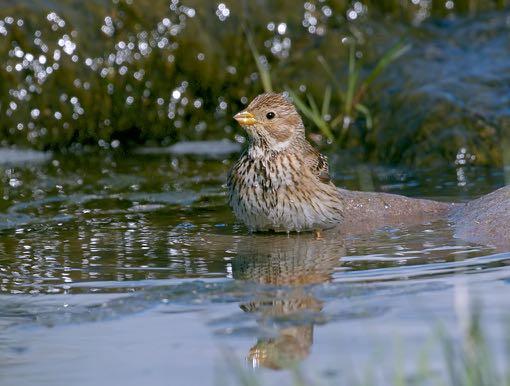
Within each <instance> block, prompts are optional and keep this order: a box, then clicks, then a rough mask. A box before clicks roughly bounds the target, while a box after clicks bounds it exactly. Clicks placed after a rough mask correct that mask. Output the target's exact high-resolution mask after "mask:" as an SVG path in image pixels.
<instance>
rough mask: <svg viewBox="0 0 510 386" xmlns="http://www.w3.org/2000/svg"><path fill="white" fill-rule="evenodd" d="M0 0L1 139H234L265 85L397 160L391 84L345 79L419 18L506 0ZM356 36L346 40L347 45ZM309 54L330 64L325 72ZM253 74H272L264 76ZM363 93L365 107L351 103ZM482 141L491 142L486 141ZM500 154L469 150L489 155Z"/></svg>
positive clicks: (353, 144)
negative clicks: (310, 105) (387, 98)
mask: <svg viewBox="0 0 510 386" xmlns="http://www.w3.org/2000/svg"><path fill="white" fill-rule="evenodd" d="M3 3H4V4H3V7H2V8H1V9H0V68H1V69H2V71H0V114H1V116H2V119H1V120H0V141H1V142H0V144H1V145H4V146H5V145H10V144H16V145H24V146H27V145H28V146H31V147H34V148H38V149H49V148H51V149H61V148H69V147H81V146H83V145H93V146H97V145H99V146H101V147H111V146H112V147H117V146H126V145H130V144H137V143H147V142H151V143H158V144H163V145H164V144H168V143H171V142H174V141H176V140H183V139H204V138H205V139H206V138H218V137H225V136H227V137H234V135H236V134H242V130H241V129H240V128H238V127H237V126H236V125H235V123H234V122H233V121H232V119H231V117H232V115H233V114H234V113H235V112H237V111H238V110H239V109H242V108H243V106H244V105H245V104H246V103H248V102H249V100H250V99H251V98H253V97H254V96H255V95H257V94H258V93H260V92H261V91H262V90H263V87H265V88H268V87H271V88H273V89H274V90H283V89H284V88H285V87H286V86H288V87H289V89H292V90H299V91H296V97H297V98H301V99H305V98H307V99H308V101H313V100H319V98H322V99H323V102H324V103H323V104H322V112H323V113H324V114H319V118H321V119H322V120H324V115H327V114H328V112H327V109H326V107H329V106H343V107H342V110H341V111H343V113H344V115H347V116H351V115H353V116H354V115H355V117H354V118H355V119H354V121H353V122H352V123H350V124H349V125H348V130H347V131H343V132H342V135H343V137H344V138H343V139H342V141H340V142H339V143H340V144H341V145H342V146H343V147H346V148H356V149H361V152H362V153H363V155H364V156H365V157H369V158H375V159H378V160H391V161H395V162H398V161H402V160H404V161H408V162H419V160H416V158H415V157H413V156H405V154H406V152H405V149H403V148H402V147H400V145H399V139H398V137H396V136H395V134H393V135H392V139H391V140H392V142H391V144H390V145H389V146H390V147H392V148H394V147H396V149H397V150H396V153H394V154H390V155H389V154H388V152H387V147H385V149H384V151H381V149H380V148H379V146H378V140H377V139H378V137H379V136H380V135H385V133H387V129H388V127H390V126H391V125H392V121H387V120H386V119H384V120H383V119H382V118H381V117H382V116H383V115H381V112H383V110H384V107H383V103H381V100H380V99H381V98H380V92H381V90H382V88H383V87H387V86H388V84H386V83H385V82H384V81H381V82H379V81H377V82H376V81H375V80H376V79H375V78H377V77H378V76H379V75H380V74H379V73H378V74H377V75H378V76H376V77H375V78H374V79H372V80H373V81H374V82H372V81H370V82H369V86H370V87H364V86H363V84H362V83H359V84H358V83H356V82H354V83H352V80H353V79H354V77H353V76H352V75H353V74H354V73H355V75H356V77H359V78H360V79H369V78H370V77H371V74H373V73H374V72H378V71H379V70H378V68H379V66H380V65H381V60H384V58H385V54H386V53H388V52H390V53H391V52H392V51H389V50H390V49H391V47H394V46H395V44H396V43H397V42H399V41H401V40H402V38H406V39H409V38H412V37H414V36H417V37H421V36H423V35H427V33H428V32H427V30H424V29H422V28H421V27H420V26H421V25H423V24H424V23H428V21H429V20H436V19H437V18H439V19H438V20H442V19H445V20H447V19H450V18H452V17H454V16H455V15H458V14H463V15H469V14H476V13H477V12H480V11H485V10H492V9H499V8H503V7H505V6H506V5H507V4H506V3H507V1H505V0H494V1H488V0H483V1H482V0H455V1H452V2H445V1H435V0H434V1H418V2H416V1H415V2H411V1H402V0H384V1H376V0H371V1H366V0H365V1H351V0H321V1H319V0H315V1H307V2H305V1H299V2H296V1H291V0H278V1H269V0H264V1H257V2H253V1H248V0H244V1H234V0H230V1H225V2H223V3H220V2H209V1H204V0H185V1H182V2H181V1H179V0H155V1H148V0H113V1H108V0H93V1H87V2H83V1H79V0H61V1H58V2H54V1H50V0H30V1H29V0H16V1H14V0H7V1H6V0H4V2H3ZM414 3H417V4H414ZM445 4H453V5H454V6H453V7H450V5H448V6H447V5H445ZM449 7H450V8H451V9H449ZM352 41H354V42H355V43H356V46H355V48H353V49H351V50H349V48H348V47H349V46H350V47H354V45H351V43H349V42H352ZM253 55H255V56H258V59H259V60H257V61H254V60H253ZM354 56H355V58H356V59H355V60H356V61H358V59H360V58H362V59H363V60H362V61H361V62H359V63H363V65H362V66H358V65H356V66H355V68H354V67H353V60H354ZM407 56H408V55H404V56H403V57H402V58H400V59H399V60H398V61H397V62H393V60H391V61H390V62H391V63H390V62H388V63H387V64H386V65H385V66H384V67H386V66H388V67H392V66H395V65H396V64H395V63H399V62H401V61H405V60H406V57H407ZM318 57H321V58H322V61H323V64H324V63H328V65H329V66H331V69H332V70H330V71H331V74H330V75H331V76H330V75H328V74H327V73H326V72H325V71H324V68H323V65H321V64H320V63H319V61H317V58H318ZM381 58H383V59H381ZM395 59H396V58H395ZM357 63H358V62H357ZM257 66H258V67H257ZM261 66H262V67H261ZM261 69H262V70H264V69H266V70H267V71H269V72H270V74H271V78H270V79H269V81H271V82H270V83H268V79H267V78H264V71H261ZM260 74H262V75H263V76H262V78H261V76H260ZM349 74H351V76H350V77H349ZM383 78H384V77H383ZM349 82H351V83H349ZM338 84H340V85H343V84H345V85H346V86H345V87H338V86H337V85H338ZM367 86H368V85H367ZM330 89H332V91H339V90H340V89H342V90H344V91H342V92H330V91H328V90H330ZM360 93H361V94H362V96H363V103H361V102H360V101H359V100H356V98H357V95H358V94H360ZM351 94H352V95H351ZM306 95H309V97H306ZM349 95H350V99H349ZM324 99H327V100H326V101H324ZM326 102H327V103H326ZM326 105H327V106H326ZM353 110H356V111H358V112H359V114H352V111H353ZM317 112H318V108H317V109H315V115H317V114H316V113H317ZM339 113H340V111H339V112H338V113H337V114H339ZM393 113H394V114H399V112H398V111H394V112H393ZM306 115H307V116H308V118H307V120H308V122H307V123H308V126H309V128H310V129H311V131H314V130H316V129H317V128H316V127H315V125H318V120H316V119H313V118H311V117H310V116H309V114H306ZM342 122H343V120H342ZM314 124H315V125H314ZM319 127H320V125H319ZM466 130H468V131H469V127H468V128H466ZM322 132H323V134H326V136H327V133H326V132H324V129H323V130H322ZM385 138H386V137H385ZM386 139H387V138H386ZM441 146H448V145H447V144H445V143H442V144H441ZM487 149H488V151H489V152H493V151H494V149H493V147H492V145H491V144H489V145H487ZM443 150H444V149H443ZM457 151H458V144H457V143H455V144H454V146H453V145H452V147H451V148H447V149H446V150H444V151H443V152H442V153H441V154H442V157H443V156H444V158H447V159H450V160H451V159H452V156H453V157H454V156H455V154H456V153H457ZM473 151H474V150H473ZM498 157H499V158H498ZM500 158H501V157H500V156H499V155H497V154H496V155H493V154H489V155H486V156H485V157H483V156H480V157H479V158H478V159H479V160H485V161H486V163H491V162H492V163H494V162H498V160H500ZM427 162H428V159H427Z"/></svg>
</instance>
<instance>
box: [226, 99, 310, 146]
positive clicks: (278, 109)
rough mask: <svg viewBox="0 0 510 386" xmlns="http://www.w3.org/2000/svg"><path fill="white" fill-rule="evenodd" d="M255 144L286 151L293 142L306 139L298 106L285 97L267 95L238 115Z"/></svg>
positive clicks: (238, 119) (255, 100)
mask: <svg viewBox="0 0 510 386" xmlns="http://www.w3.org/2000/svg"><path fill="white" fill-rule="evenodd" d="M234 119H235V120H236V121H238V122H239V123H240V124H241V126H243V128H244V129H245V130H246V132H247V133H248V135H249V136H250V140H251V142H252V143H254V144H257V145H265V146H267V147H269V148H270V149H271V150H283V149H284V148H285V147H286V146H288V145H289V144H290V143H291V142H292V140H293V139H295V138H298V137H302V138H304V126H303V121H302V120H301V117H300V116H299V113H298V112H297V110H296V108H295V107H294V105H293V104H292V103H291V102H290V101H289V100H288V99H287V98H285V96H284V95H283V94H275V93H265V94H261V95H259V96H258V97H256V98H255V99H254V100H253V101H252V102H251V103H250V104H249V105H248V107H247V108H246V109H244V110H243V111H241V112H239V113H237V114H236V115H235V116H234Z"/></svg>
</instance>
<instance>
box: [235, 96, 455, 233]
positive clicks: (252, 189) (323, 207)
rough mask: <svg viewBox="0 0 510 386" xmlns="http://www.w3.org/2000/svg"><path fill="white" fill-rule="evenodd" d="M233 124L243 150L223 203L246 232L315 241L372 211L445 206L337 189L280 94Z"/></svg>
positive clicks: (389, 213) (260, 101)
mask: <svg viewBox="0 0 510 386" xmlns="http://www.w3.org/2000/svg"><path fill="white" fill-rule="evenodd" d="M234 119H235V120H236V121H237V122H239V123H240V124H241V126H242V127H243V128H244V129H245V130H246V132H247V134H248V147H247V148H246V150H245V151H244V152H243V154H242V155H241V157H240V159H239V160H238V161H237V162H236V163H235V165H234V166H233V168H232V169H231V171H230V173H229V176H228V179H227V187H228V201H229V204H230V206H231V207H232V209H233V211H234V214H235V215H236V217H237V218H238V219H239V220H240V221H241V222H242V223H244V224H245V225H246V226H247V227H248V229H249V230H250V231H253V232H257V231H274V232H301V231H315V232H316V233H317V235H319V236H320V233H321V231H322V230H325V229H329V228H333V227H336V226H338V225H345V224H348V223H350V224H352V223H356V224H357V225H358V226H359V225H360V223H363V221H364V220H367V219H369V218H371V217H373V216H374V212H383V213H382V214H383V217H385V218H389V217H395V216H397V214H401V215H409V214H414V212H418V213H426V212H431V213H436V212H440V211H442V210H444V209H445V208H446V206H447V205H445V204H443V203H438V202H435V201H430V200H419V199H416V200H415V201H416V202H414V205H411V206H410V205H408V202H407V201H408V200H411V199H409V198H407V197H403V196H396V195H391V194H386V193H366V192H350V191H347V190H344V189H339V188H337V187H336V186H335V185H334V183H333V182H332V180H331V176H330V172H329V165H328V159H327V157H326V156H324V155H323V154H321V153H320V152H319V151H318V150H317V149H315V148H314V147H313V146H312V145H311V144H310V142H309V141H308V140H307V139H306V136H305V127H304V124H303V120H302V119H301V116H300V115H299V113H298V111H297V110H296V108H295V106H294V105H293V104H292V102H291V101H289V100H288V98H287V97H286V96H285V95H284V94H280V93H264V94H261V95H259V96H257V97H256V98H255V99H254V100H253V101H252V102H251V103H250V104H249V105H248V107H247V108H246V109H244V110H242V111H241V112H239V113H238V114H236V115H235V116H234ZM380 214H381V213H379V215H380ZM379 217H380V216H379Z"/></svg>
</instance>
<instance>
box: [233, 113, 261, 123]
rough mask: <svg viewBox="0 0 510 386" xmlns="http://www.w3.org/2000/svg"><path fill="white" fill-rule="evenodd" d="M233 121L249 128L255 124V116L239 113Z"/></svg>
mask: <svg viewBox="0 0 510 386" xmlns="http://www.w3.org/2000/svg"><path fill="white" fill-rule="evenodd" d="M234 119H235V120H236V121H237V122H239V123H240V124H241V125H243V126H251V125H254V124H255V123H257V120H256V119H255V116H254V115H253V114H252V113H249V112H248V111H241V112H240V113H237V114H236V115H234Z"/></svg>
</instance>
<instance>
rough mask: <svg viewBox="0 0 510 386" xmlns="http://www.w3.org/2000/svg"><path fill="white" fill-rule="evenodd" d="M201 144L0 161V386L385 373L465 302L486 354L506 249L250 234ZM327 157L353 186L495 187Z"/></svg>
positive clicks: (411, 191)
mask: <svg viewBox="0 0 510 386" xmlns="http://www.w3.org/2000/svg"><path fill="white" fill-rule="evenodd" d="M202 145H203V144H202ZM215 146H218V149H216V147H215ZM182 148H184V149H189V144H184V145H183V146H180V147H179V146H177V149H182ZM209 148H211V149H213V150H218V151H211V153H212V154H213V156H212V157H209V156H206V155H204V154H198V155H197V154H192V155H187V154H186V153H189V152H190V151H189V150H186V151H177V152H173V151H171V150H170V151H167V150H164V151H161V152H155V151H154V150H153V149H139V150H138V151H135V152H132V153H121V152H118V153H100V154H83V155H71V154H67V155H62V154H55V155H50V154H45V155H39V156H37V157H34V156H33V154H30V155H29V156H28V157H26V154H24V153H23V152H17V155H16V157H11V158H12V160H11V162H9V163H1V164H0V176H1V178H2V180H3V181H2V182H3V184H2V186H3V190H2V192H1V193H2V197H3V200H2V201H0V292H1V295H0V379H1V380H2V385H17V386H19V385H29V384H39V385H52V386H56V385H65V384H73V385H86V384H92V383H96V384H123V385H131V384H133V385H134V384H140V383H141V382H142V383H146V384H153V385H167V384H180V385H187V384H189V385H192V384H199V383H200V384H206V385H209V384H210V385H215V384H225V382H226V381H228V380H230V381H232V380H234V381H235V380H236V376H235V374H236V369H237V368H238V367H240V368H244V369H251V368H255V369H258V370H256V374H257V375H258V376H260V377H262V378H263V379H264V382H265V383H264V384H278V383H280V382H284V383H288V381H289V379H290V376H289V372H288V371H285V370H284V369H285V368H286V367H288V366H289V365H290V364H293V363H296V362H297V363H300V364H301V365H302V366H303V368H304V369H306V372H307V374H309V375H310V377H312V378H313V379H324V380H346V379H347V380H348V379H351V378H352V377H356V376H357V374H358V375H359V374H363V373H366V371H365V370H366V369H369V368H371V367H372V368H373V367H374V363H377V366H376V368H377V369H378V370H377V374H378V377H379V376H380V377H382V378H384V379H389V378H390V376H391V371H392V370H391V369H392V368H393V367H394V366H395V364H398V365H399V366H403V367H404V368H405V369H406V371H409V372H410V373H411V374H412V371H413V368H416V366H417V360H418V359H417V356H418V354H417V352H418V351H420V350H421V348H424V349H425V348H426V347H429V346H430V341H431V340H432V339H433V337H434V336H435V334H434V330H435V328H436V327H437V326H438V324H439V323H441V324H443V325H444V326H446V328H447V331H449V332H451V333H452V334H454V335H455V334H458V333H460V332H462V331H463V328H464V327H465V326H466V323H467V320H468V319H469V313H470V312H469V311H470V307H471V305H473V304H480V305H481V309H482V314H483V317H484V326H485V330H486V331H487V333H488V335H489V339H490V340H491V342H494V347H496V348H497V347H498V344H499V339H500V336H501V332H498V331H500V329H501V322H502V320H503V316H504V315H505V312H504V310H505V309H507V307H508V306H509V305H510V304H509V303H510V300H509V299H508V296H506V295H505V293H506V291H508V283H509V278H510V271H509V269H508V261H509V259H510V254H509V253H505V251H496V250H494V249H493V248H491V247H488V246H482V245H475V244H470V243H466V242H463V241H462V240H458V239H455V238H454V237H453V235H452V231H451V229H450V227H449V224H448V223H446V222H441V221H439V222H435V223H430V224H423V225H420V226H413V227H410V228H399V229H397V228H384V229H380V230H378V231H376V232H374V233H373V234H370V235H348V236H346V237H339V236H338V235H336V234H335V233H334V232H331V231H330V232H326V233H325V235H324V240H316V239H315V238H314V237H313V235H311V234H307V233H303V234H291V235H289V236H286V235H270V234H266V235H263V234H258V235H250V234H249V233H248V232H247V230H246V229H245V228H244V227H243V226H242V225H238V224H236V223H235V220H234V218H233V216H232V214H231V212H230V210H229V208H228V207H227V206H226V204H225V202H226V197H225V188H224V183H225V179H226V173H227V171H228V169H229V167H230V166H231V163H232V161H233V160H234V159H235V157H236V155H235V154H233V155H231V156H229V155H226V154H225V152H227V153H228V152H229V151H233V150H235V148H231V149H229V146H224V144H221V143H220V144H218V143H211V144H210V146H209ZM11 153H12V151H11ZM192 153H196V152H192ZM221 154H223V155H221ZM26 158H28V159H29V161H31V162H25V161H26V160H25V159H26ZM331 159H332V169H333V170H334V173H333V176H334V179H335V181H336V183H337V184H338V185H339V186H345V187H348V188H352V189H362V188H365V189H376V190H382V191H387V192H394V193H402V194H407V195H411V196H425V197H431V198H438V199H442V200H455V201H464V200H467V199H469V198H470V197H474V196H478V195H479V194H482V193H486V192H487V191H490V190H492V189H494V188H496V187H499V186H501V185H502V184H503V183H504V173H503V172H502V171H501V170H489V169H477V168H465V167H459V166H457V169H455V168H452V169H451V170H441V171H437V170H410V169H405V168H390V167H383V166H373V165H351V164H350V163H349V162H348V160H347V159H345V158H344V157H341V156H338V155H331ZM22 161H23V162H22ZM459 169H462V173H459ZM459 175H461V176H462V177H459ZM399 342H400V343H399ZM417 348H418V349H419V350H418V349H417ZM430 352H431V358H433V360H431V362H432V366H433V367H434V368H437V369H438V371H440V369H441V363H442V360H441V357H440V355H439V354H437V347H435V346H434V348H432V349H430ZM436 354H437V355H436ZM402 358H405V360H403V359H402ZM275 369H280V370H275ZM250 371H251V370H250ZM379 373H380V374H379ZM234 383H235V382H234Z"/></svg>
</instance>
